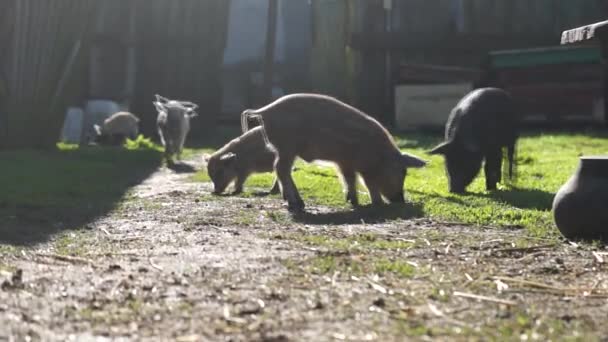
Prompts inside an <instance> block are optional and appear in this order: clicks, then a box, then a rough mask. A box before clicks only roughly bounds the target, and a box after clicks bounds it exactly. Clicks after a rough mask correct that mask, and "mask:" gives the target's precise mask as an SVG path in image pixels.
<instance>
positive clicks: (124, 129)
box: [104, 112, 139, 135]
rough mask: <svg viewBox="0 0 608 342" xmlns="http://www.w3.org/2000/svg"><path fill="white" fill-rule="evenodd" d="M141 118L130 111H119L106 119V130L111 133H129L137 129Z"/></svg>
mask: <svg viewBox="0 0 608 342" xmlns="http://www.w3.org/2000/svg"><path fill="white" fill-rule="evenodd" d="M138 122H139V119H138V118H137V117H136V116H135V115H133V114H131V113H128V112H118V113H116V114H114V115H112V116H110V117H109V118H107V119H106V120H105V121H104V130H105V131H106V132H108V133H109V134H124V135H129V134H131V133H133V132H134V131H135V130H136V129H137V124H138Z"/></svg>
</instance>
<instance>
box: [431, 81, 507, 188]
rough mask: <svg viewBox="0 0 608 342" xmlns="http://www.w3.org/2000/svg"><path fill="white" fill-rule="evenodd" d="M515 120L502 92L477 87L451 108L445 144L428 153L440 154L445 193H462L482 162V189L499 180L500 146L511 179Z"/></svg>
mask: <svg viewBox="0 0 608 342" xmlns="http://www.w3.org/2000/svg"><path fill="white" fill-rule="evenodd" d="M518 122H519V118H518V115H517V113H516V110H515V104H514V101H513V99H512V97H511V95H509V94H508V93H507V92H506V91H504V90H502V89H498V88H480V89H476V90H473V91H471V92H470V93H469V94H467V95H466V96H465V97H464V98H462V99H461V100H460V102H458V104H457V105H456V106H455V107H454V109H452V112H451V113H450V116H449V118H448V121H447V123H446V127H445V140H446V141H445V142H443V143H441V144H439V145H438V146H436V147H435V148H434V149H433V150H431V151H430V152H429V153H430V154H442V155H443V156H444V157H445V167H446V171H447V174H448V178H449V190H450V192H453V193H463V192H464V191H465V189H466V187H467V186H468V185H469V184H471V182H472V181H473V179H474V178H475V176H476V175H477V173H478V172H479V170H480V169H481V163H482V161H483V160H484V159H485V165H484V172H485V176H486V189H487V190H496V183H498V182H500V181H501V178H502V177H501V166H502V156H503V152H502V149H503V147H507V156H508V159H509V177H510V178H511V177H512V176H513V165H514V160H513V158H514V154H515V144H516V141H517V137H518Z"/></svg>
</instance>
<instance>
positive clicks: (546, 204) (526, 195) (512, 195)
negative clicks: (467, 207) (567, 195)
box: [471, 187, 555, 210]
mask: <svg viewBox="0 0 608 342" xmlns="http://www.w3.org/2000/svg"><path fill="white" fill-rule="evenodd" d="M471 195H474V196H479V197H484V198H490V199H492V200H494V201H497V202H501V203H507V204H509V205H511V206H513V207H516V208H520V209H535V210H549V209H551V207H552V204H553V197H554V196H555V194H554V193H551V192H547V191H542V190H538V189H522V188H516V187H513V188H511V189H507V190H499V191H492V192H489V193H471Z"/></svg>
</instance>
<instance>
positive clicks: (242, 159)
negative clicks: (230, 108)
mask: <svg viewBox="0 0 608 342" xmlns="http://www.w3.org/2000/svg"><path fill="white" fill-rule="evenodd" d="M274 159H275V154H274V152H273V151H272V150H271V149H270V148H269V147H268V146H267V145H266V143H265V141H264V136H263V132H262V127H259V126H258V127H255V128H253V129H252V130H250V131H248V132H246V133H244V134H243V135H241V136H240V137H238V138H235V139H233V140H231V141H230V142H229V143H227V144H226V145H224V146H223V147H222V148H220V149H219V150H217V151H216V152H215V153H213V154H211V155H206V156H205V161H206V162H207V172H208V173H209V177H210V178H211V181H212V182H213V188H214V190H213V192H214V193H215V194H221V193H223V192H224V191H225V190H226V188H227V187H228V185H229V184H230V183H232V182H233V181H234V182H235V183H234V194H238V193H241V192H242V191H243V184H244V183H245V181H246V180H247V178H248V177H249V176H250V175H251V174H252V173H255V172H272V171H273V165H274ZM278 192H279V184H278V182H277V181H276V179H275V181H274V185H273V187H272V189H271V190H270V193H272V194H275V193H278Z"/></svg>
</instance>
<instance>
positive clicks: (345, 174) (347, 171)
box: [340, 166, 359, 207]
mask: <svg viewBox="0 0 608 342" xmlns="http://www.w3.org/2000/svg"><path fill="white" fill-rule="evenodd" d="M340 171H341V172H342V179H343V180H344V184H345V185H346V200H347V201H348V202H350V204H352V206H353V207H356V206H358V205H359V199H358V198H357V174H356V173H355V171H354V170H353V169H351V168H347V167H342V166H340Z"/></svg>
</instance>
